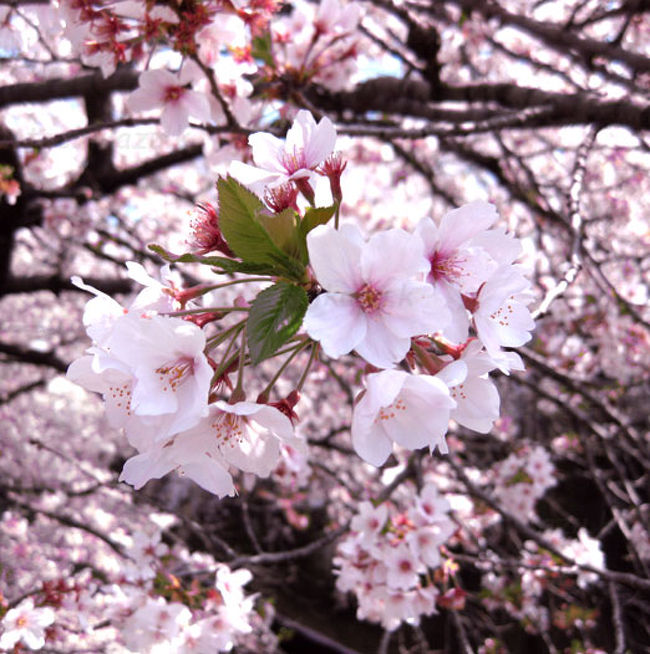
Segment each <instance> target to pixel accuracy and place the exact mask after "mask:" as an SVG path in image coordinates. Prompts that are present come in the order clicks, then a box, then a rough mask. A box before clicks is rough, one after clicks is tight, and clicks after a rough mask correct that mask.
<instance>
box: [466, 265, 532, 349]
mask: <svg viewBox="0 0 650 654" xmlns="http://www.w3.org/2000/svg"><path fill="white" fill-rule="evenodd" d="M529 289H530V281H529V280H528V279H526V278H525V277H524V276H523V274H522V269H521V266H502V267H500V268H498V269H497V270H496V272H494V273H493V274H492V275H491V276H490V278H489V279H488V280H487V282H485V283H484V284H483V285H482V286H481V289H480V290H479V292H478V295H477V297H476V303H477V305H476V309H475V310H474V312H473V314H472V319H473V321H474V327H475V328H476V333H477V334H478V337H479V339H480V341H481V343H483V345H484V346H485V349H486V350H487V353H488V354H489V355H490V356H492V357H498V356H500V354H501V346H506V347H518V346H520V345H523V344H524V343H526V342H528V341H529V340H530V338H531V335H530V332H531V331H532V330H533V329H534V328H535V321H534V320H533V318H532V316H531V315H530V311H529V310H528V308H527V306H526V305H527V304H528V303H529V302H530V301H531V299H532V297H531V295H530V293H529Z"/></svg>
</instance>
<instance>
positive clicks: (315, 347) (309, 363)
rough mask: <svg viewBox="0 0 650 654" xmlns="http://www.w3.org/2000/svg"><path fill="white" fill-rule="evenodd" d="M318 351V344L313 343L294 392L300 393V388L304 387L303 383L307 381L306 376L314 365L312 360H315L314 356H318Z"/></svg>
mask: <svg viewBox="0 0 650 654" xmlns="http://www.w3.org/2000/svg"><path fill="white" fill-rule="evenodd" d="M319 349H320V346H319V344H318V343H313V344H312V347H311V354H310V355H309V361H307V365H306V366H305V370H304V371H303V373H302V376H301V377H300V381H299V382H298V385H297V386H296V390H297V391H298V392H300V391H301V390H302V387H303V386H304V385H305V382H306V381H307V375H308V374H309V370H310V368H311V366H312V364H313V363H314V360H315V359H316V355H317V354H318V350H319Z"/></svg>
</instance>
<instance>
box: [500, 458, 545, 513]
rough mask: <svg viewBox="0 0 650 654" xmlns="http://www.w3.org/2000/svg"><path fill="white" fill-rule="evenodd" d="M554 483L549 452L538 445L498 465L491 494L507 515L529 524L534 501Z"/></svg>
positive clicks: (533, 510)
mask: <svg viewBox="0 0 650 654" xmlns="http://www.w3.org/2000/svg"><path fill="white" fill-rule="evenodd" d="M555 483H556V476H555V466H554V465H553V463H552V462H551V457H550V455H549V453H548V450H546V449H544V448H543V447H540V446H538V447H535V448H532V449H531V450H530V451H527V450H526V449H524V450H522V451H519V452H516V453H513V454H510V455H509V456H508V458H506V459H505V460H503V461H501V462H500V463H499V464H498V465H497V467H496V470H495V474H494V484H495V489H494V494H495V495H496V497H497V498H498V499H499V501H500V502H501V506H502V507H503V508H504V509H505V510H506V511H508V513H511V514H512V515H514V516H516V517H517V518H519V520H522V521H523V522H528V521H529V520H531V519H532V518H533V517H534V516H535V503H536V502H537V500H538V499H539V498H540V497H542V496H543V495H544V493H545V492H546V491H547V489H549V488H550V487H551V486H554V485H555Z"/></svg>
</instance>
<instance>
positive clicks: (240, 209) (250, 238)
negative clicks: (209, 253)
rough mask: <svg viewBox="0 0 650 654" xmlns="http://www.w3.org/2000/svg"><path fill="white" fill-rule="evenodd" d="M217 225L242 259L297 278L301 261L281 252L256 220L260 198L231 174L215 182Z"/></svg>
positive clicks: (262, 209)
mask: <svg viewBox="0 0 650 654" xmlns="http://www.w3.org/2000/svg"><path fill="white" fill-rule="evenodd" d="M217 189H218V191H219V227H220V228H221V233H222V234H223V236H224V238H225V239H226V242H227V243H228V245H229V246H230V249H231V250H232V251H233V252H234V253H235V254H236V255H237V256H238V257H239V258H240V259H242V261H244V262H246V263H257V264H267V265H269V266H271V267H273V270H274V273H275V274H277V275H286V276H288V277H291V278H294V279H301V277H302V275H303V274H304V272H305V267H304V265H303V264H302V263H301V262H300V261H298V260H297V259H295V258H293V257H291V256H289V255H288V254H286V253H285V252H283V251H282V250H281V249H280V248H279V247H278V246H277V245H276V244H275V243H274V241H273V239H272V238H271V236H270V234H269V233H268V232H267V230H266V229H265V227H264V226H263V225H262V223H261V222H260V216H263V215H267V216H268V211H267V209H266V207H265V206H264V204H263V203H262V201H261V200H260V199H259V198H258V197H257V195H255V194H254V193H252V192H251V191H249V190H248V189H247V188H246V187H245V186H243V185H242V184H240V183H239V182H238V181H237V180H235V179H233V178H232V177H228V178H221V179H219V181H218V182H217Z"/></svg>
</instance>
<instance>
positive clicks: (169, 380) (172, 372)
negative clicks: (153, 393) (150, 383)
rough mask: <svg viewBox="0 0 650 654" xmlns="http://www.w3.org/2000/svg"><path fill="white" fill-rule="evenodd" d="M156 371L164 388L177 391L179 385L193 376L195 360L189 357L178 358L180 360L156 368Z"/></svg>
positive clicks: (164, 389)
mask: <svg viewBox="0 0 650 654" xmlns="http://www.w3.org/2000/svg"><path fill="white" fill-rule="evenodd" d="M156 372H157V373H158V380H159V381H160V384H161V386H162V390H163V391H168V390H170V391H172V392H173V393H175V392H176V391H177V390H178V387H179V386H180V385H181V384H183V382H185V381H186V380H187V379H188V378H189V377H191V375H192V373H193V372H194V362H193V361H192V359H188V358H183V359H178V361H174V362H173V363H169V364H165V365H162V366H160V368H156Z"/></svg>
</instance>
